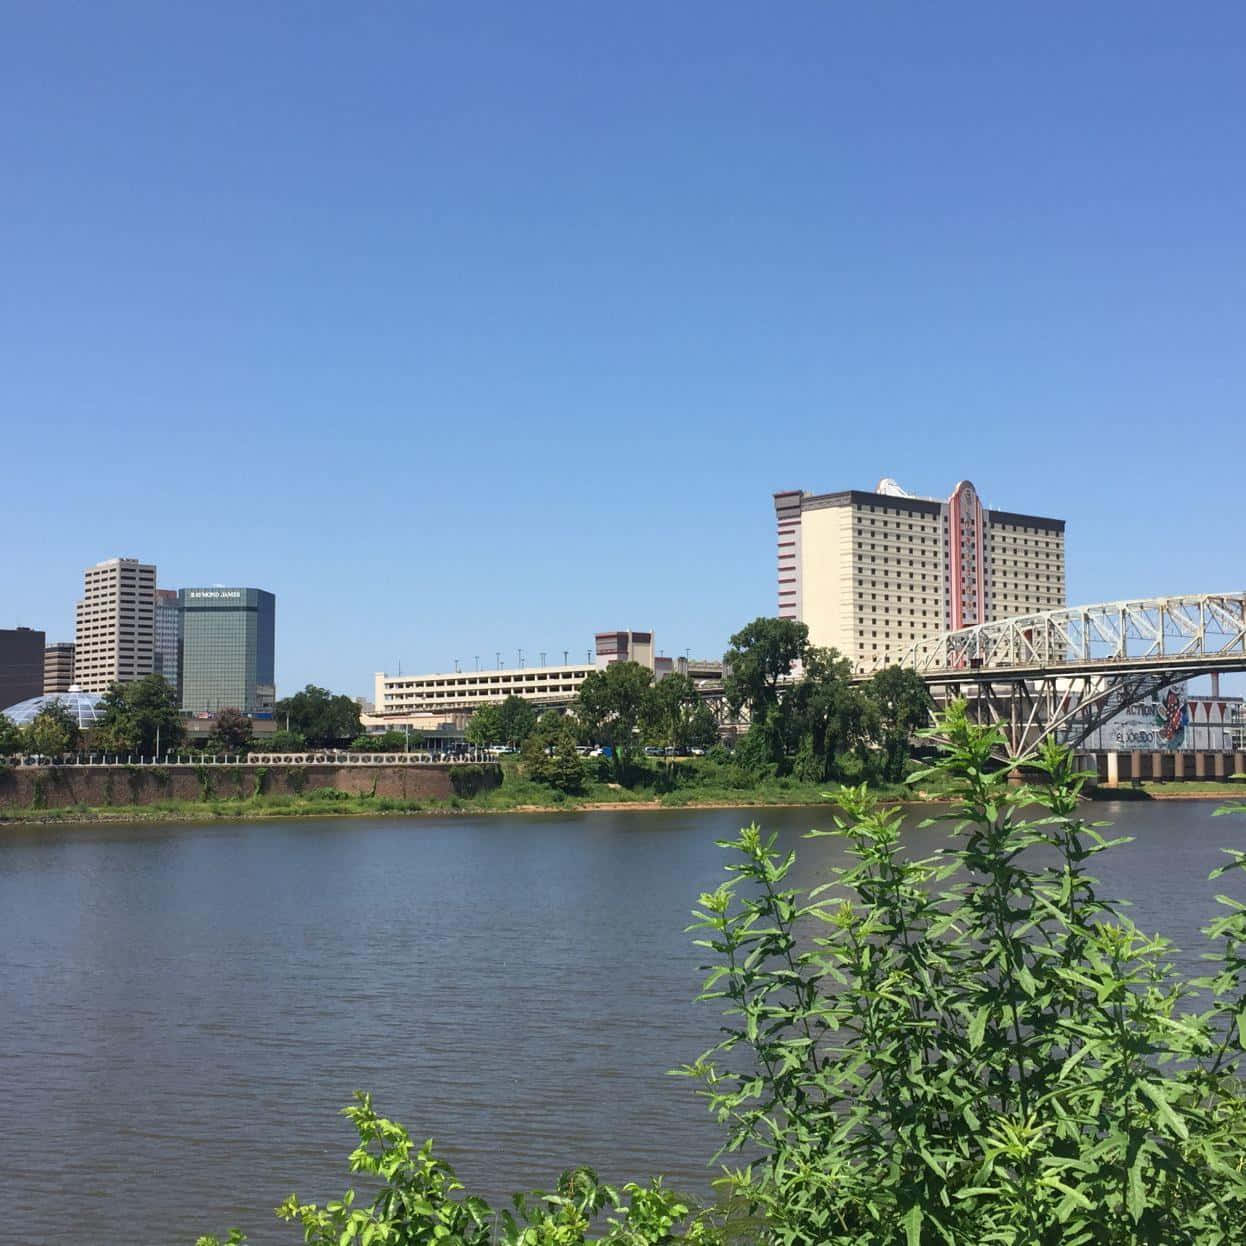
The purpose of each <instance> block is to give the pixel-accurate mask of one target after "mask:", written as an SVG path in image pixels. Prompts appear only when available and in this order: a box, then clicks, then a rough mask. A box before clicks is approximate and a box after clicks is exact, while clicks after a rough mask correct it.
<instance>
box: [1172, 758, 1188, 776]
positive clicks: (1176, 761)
mask: <svg viewBox="0 0 1246 1246" xmlns="http://www.w3.org/2000/svg"><path fill="white" fill-rule="evenodd" d="M1172 772H1173V774H1174V775H1175V776H1176V777H1177V778H1178V779H1184V778H1185V754H1184V753H1174V754H1173V759H1172Z"/></svg>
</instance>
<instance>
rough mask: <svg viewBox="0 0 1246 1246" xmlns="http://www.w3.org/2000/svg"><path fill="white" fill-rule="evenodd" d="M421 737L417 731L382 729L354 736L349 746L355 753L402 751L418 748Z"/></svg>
mask: <svg viewBox="0 0 1246 1246" xmlns="http://www.w3.org/2000/svg"><path fill="white" fill-rule="evenodd" d="M423 738H424V737H423V736H422V735H420V733H419V732H418V731H382V732H379V733H378V734H377V735H360V736H356V737H355V738H354V739H353V740H352V741H351V742H350V747H351V749H352V751H354V752H357V753H402V752H406V751H408V750H409V749H418V748H419V747H420V743H421V741H422V740H423Z"/></svg>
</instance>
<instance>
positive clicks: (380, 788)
mask: <svg viewBox="0 0 1246 1246" xmlns="http://www.w3.org/2000/svg"><path fill="white" fill-rule="evenodd" d="M501 781H502V772H501V768H500V767H498V766H494V765H470V766H465V765H426V766H406V765H398V766H384V765H381V766H358V765H355V766H352V765H334V764H332V763H328V764H324V765H316V764H307V765H272V766H257V765H211V764H208V765H172V766H126V765H113V766H90V765H87V766H17V767H10V768H7V769H2V770H0V810H2V809H6V808H7V809H32V808H33V809H39V808H45V809H50V808H66V807H72V806H75V805H87V806H90V807H92V808H107V807H109V806H113V805H154V804H157V803H159V802H160V801H166V800H176V801H200V800H219V799H228V798H231V797H239V796H243V797H246V796H281V795H288V796H299V795H302V794H303V793H305V792H311V791H315V790H316V789H318V788H334V789H336V790H337V791H340V792H346V793H348V794H350V795H352V796H380V797H390V798H394V799H399V800H421V799H423V800H430V799H431V800H448V799H449V798H450V797H452V796H470V795H473V794H474V793H476V792H480V791H484V790H486V789H488V788H493V787H497V786H498V785H499V784H500V783H501Z"/></svg>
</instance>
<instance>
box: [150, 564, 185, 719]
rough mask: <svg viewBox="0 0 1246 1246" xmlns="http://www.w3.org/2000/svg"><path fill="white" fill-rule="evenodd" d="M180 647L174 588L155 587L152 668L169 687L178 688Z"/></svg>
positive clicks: (178, 610)
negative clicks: (154, 630)
mask: <svg viewBox="0 0 1246 1246" xmlns="http://www.w3.org/2000/svg"><path fill="white" fill-rule="evenodd" d="M181 648H182V605H181V602H180V600H179V599H178V592H177V589H175V588H158V589H156V648H155V652H154V655H153V668H154V670H155V672H156V674H157V675H163V676H164V678H165V679H166V680H167V681H168V684H169V687H170V688H172V689H173V690H174V691H175V692H178V693H179V699H180V691H179V689H178V683H179V679H178V664H179V663H178V655H179V653H180V652H181Z"/></svg>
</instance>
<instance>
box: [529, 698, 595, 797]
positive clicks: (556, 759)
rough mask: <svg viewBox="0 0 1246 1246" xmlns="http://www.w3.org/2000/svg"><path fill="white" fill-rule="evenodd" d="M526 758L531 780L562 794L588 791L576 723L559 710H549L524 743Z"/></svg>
mask: <svg viewBox="0 0 1246 1246" xmlns="http://www.w3.org/2000/svg"><path fill="white" fill-rule="evenodd" d="M522 758H523V764H524V770H525V771H526V772H527V774H528V776H529V778H532V779H535V780H536V781H537V782H538V783H548V784H549V785H550V787H553V788H557V789H558V790H559V791H562V792H582V791H583V790H584V780H585V768H584V759H583V758H582V757H581V756H580V755H579V753H577V752H576V747H575V730H574V727H573V726H572V723H571V721H570V720H569V719H567V718H566V717H565V716H564V715H562V714H560V713H559V712H558V711H557V710H546V712H545V713H544V714H542V715H541V717H540V719H538V721H537V724H536V726H535V727H534V728H533V729H532V731H531V732H530V733H529V735H528V738H527V739H526V740H525V741H524V744H523V750H522Z"/></svg>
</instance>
